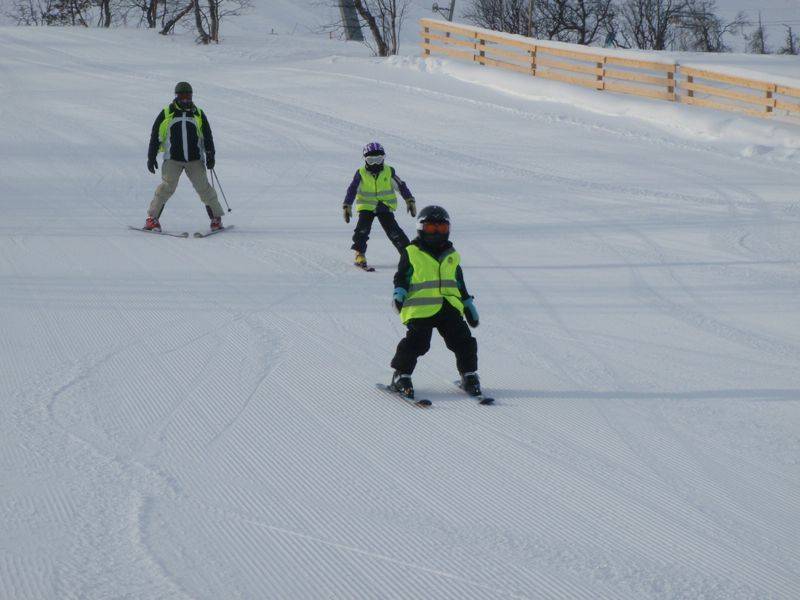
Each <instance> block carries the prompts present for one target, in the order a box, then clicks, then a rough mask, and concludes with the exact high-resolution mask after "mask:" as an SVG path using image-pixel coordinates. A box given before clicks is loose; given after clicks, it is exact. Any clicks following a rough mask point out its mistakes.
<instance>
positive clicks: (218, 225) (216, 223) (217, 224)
mask: <svg viewBox="0 0 800 600" xmlns="http://www.w3.org/2000/svg"><path fill="white" fill-rule="evenodd" d="M210 227H211V231H217V230H218V229H225V228H224V227H223V226H222V217H214V218H213V219H211V225H210Z"/></svg>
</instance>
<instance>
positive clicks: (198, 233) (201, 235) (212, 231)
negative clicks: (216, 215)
mask: <svg viewBox="0 0 800 600" xmlns="http://www.w3.org/2000/svg"><path fill="white" fill-rule="evenodd" d="M229 229H233V225H226V226H225V227H221V228H219V229H209V230H208V231H195V232H194V237H196V238H205V237H208V236H210V235H216V234H217V233H222V232H223V231H228V230H229Z"/></svg>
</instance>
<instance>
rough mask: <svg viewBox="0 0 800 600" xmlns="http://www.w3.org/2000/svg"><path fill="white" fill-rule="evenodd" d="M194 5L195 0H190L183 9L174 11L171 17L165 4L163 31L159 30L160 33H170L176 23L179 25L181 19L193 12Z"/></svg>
mask: <svg viewBox="0 0 800 600" xmlns="http://www.w3.org/2000/svg"><path fill="white" fill-rule="evenodd" d="M194 7H195V0H189V3H188V4H186V5H185V6H184V7H183V8H182V9H180V10H178V11H177V12H175V13H172V14H171V15H170V16H169V17H167V14H166V6H165V11H164V14H163V16H162V20H161V21H162V25H161V31H159V33H160V34H161V35H167V34H169V33H170V32H171V31H172V30H173V29H174V28H175V25H177V24H178V23H179V22H180V21H181V19H183V18H184V17H185V16H186V15H188V14H189V13H190V12H192V9H193V8H194ZM148 22H149V21H148Z"/></svg>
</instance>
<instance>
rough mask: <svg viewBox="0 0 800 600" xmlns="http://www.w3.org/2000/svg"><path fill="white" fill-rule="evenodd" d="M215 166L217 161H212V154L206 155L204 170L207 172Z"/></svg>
mask: <svg viewBox="0 0 800 600" xmlns="http://www.w3.org/2000/svg"><path fill="white" fill-rule="evenodd" d="M215 164H217V161H216V160H214V155H213V154H206V169H208V170H209V171H210V170H211V169H213V168H214V165H215Z"/></svg>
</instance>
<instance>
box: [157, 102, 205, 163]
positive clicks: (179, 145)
mask: <svg viewBox="0 0 800 600" xmlns="http://www.w3.org/2000/svg"><path fill="white" fill-rule="evenodd" d="M170 108H171V109H172V111H173V112H174V113H175V115H174V116H173V121H172V125H171V126H170V131H169V133H168V136H169V144H167V143H166V142H165V144H164V145H165V146H166V147H168V149H169V156H167V155H166V154H165V155H164V158H165V159H166V158H169V159H171V160H177V161H180V162H191V161H193V160H201V159H202V158H203V152H205V154H206V156H214V136H213V134H212V133H211V124H210V123H209V122H208V116H207V115H206V113H205V111H203V112H202V113H201V114H202V118H203V148H202V149H201V147H200V143H199V138H200V135H199V133H198V131H197V125H196V124H195V122H194V116H195V115H196V114H197V112H198V111H199V109H198V108H197V107H196V106H195V105H194V104H192V106H191V108H189V109H188V110H184V109H183V108H181V107H180V106H178V103H177V102H175V101H173V102H172V104H171V105H170ZM183 117H188V119H187V120H186V121H185V123H186V131H185V142H186V143H185V144H184V128H183V121H179V120H178V119H181V118H183ZM163 122H164V111H163V110H162V111H161V112H159V113H158V116H157V117H156V120H155V122H154V123H153V128H152V130H151V131H150V147H149V148H148V149H147V158H148V159H149V160H150V161H154V160H155V159H156V156H157V155H158V147H159V145H160V144H159V142H158V129H159V127H161V123H163Z"/></svg>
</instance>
